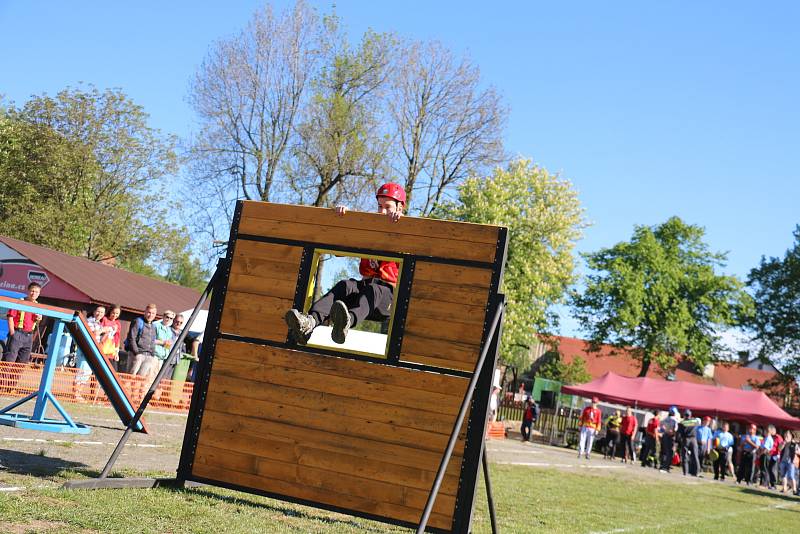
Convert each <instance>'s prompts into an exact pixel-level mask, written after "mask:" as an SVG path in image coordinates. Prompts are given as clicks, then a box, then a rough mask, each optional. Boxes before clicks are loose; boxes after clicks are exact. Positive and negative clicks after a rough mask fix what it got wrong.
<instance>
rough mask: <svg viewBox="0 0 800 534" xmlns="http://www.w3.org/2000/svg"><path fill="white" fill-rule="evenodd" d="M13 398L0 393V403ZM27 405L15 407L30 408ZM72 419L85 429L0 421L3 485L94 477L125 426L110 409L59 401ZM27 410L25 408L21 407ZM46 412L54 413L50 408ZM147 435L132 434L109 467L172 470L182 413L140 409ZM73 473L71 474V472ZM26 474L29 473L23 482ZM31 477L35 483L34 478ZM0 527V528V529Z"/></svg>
mask: <svg viewBox="0 0 800 534" xmlns="http://www.w3.org/2000/svg"><path fill="white" fill-rule="evenodd" d="M13 400H14V399H11V398H6V397H0V406H6V405H8V404H10V403H11V402H13ZM28 404H29V405H30V406H24V407H22V408H21V409H19V410H18V411H19V412H21V413H30V411H31V410H32V408H33V407H32V403H28ZM63 405H64V407H65V409H66V410H67V412H68V413H69V414H70V417H72V418H73V419H74V420H75V421H76V422H79V423H83V424H86V425H89V426H90V427H91V429H92V430H91V432H90V433H89V434H83V435H81V434H68V433H57V432H43V431H37V430H27V429H20V428H12V427H8V426H0V462H2V464H3V465H5V466H6V467H7V468H8V469H7V470H6V471H2V472H0V482H2V483H3V484H5V485H17V486H19V485H20V484H21V483H22V484H23V485H24V486H26V487H30V485H31V484H38V485H48V481H51V482H52V483H53V484H56V483H58V482H60V481H63V479H64V478H75V477H80V476H96V474H97V473H98V472H99V471H100V470H102V468H103V466H105V464H106V462H107V461H108V458H109V456H111V453H112V452H113V450H114V447H115V446H116V445H117V443H118V442H119V439H120V438H121V437H122V433H123V432H124V430H125V427H124V425H123V424H122V423H121V422H120V420H119V418H118V417H117V414H116V413H115V412H114V410H113V409H112V408H109V407H104V406H89V405H84V404H71V403H63ZM26 409H27V411H26ZM50 411H52V412H53V413H48V414H47V415H48V417H52V418H57V417H58V415H57V414H56V413H55V410H52V408H51V409H50ZM145 421H146V423H147V426H148V429H149V430H150V433H149V434H139V433H133V434H132V435H131V438H130V439H129V440H128V444H127V445H126V447H125V448H124V449H123V451H122V454H120V456H119V458H118V460H117V462H116V464H115V466H114V470H115V471H121V472H125V471H135V472H137V473H149V472H153V473H173V472H175V470H176V469H177V467H178V459H179V456H180V449H181V445H182V443H183V432H184V429H185V427H186V415H184V414H171V413H158V412H152V413H151V412H145ZM72 472H74V474H73V473H72ZM26 477H34V478H30V479H29V480H28V481H27V484H25V480H23V479H24V478H26ZM34 480H35V482H34ZM0 532H5V530H4V529H0Z"/></svg>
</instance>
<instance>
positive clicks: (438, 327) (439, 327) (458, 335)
mask: <svg viewBox="0 0 800 534" xmlns="http://www.w3.org/2000/svg"><path fill="white" fill-rule="evenodd" d="M405 333H406V334H410V335H415V336H423V337H434V338H439V339H443V340H447V341H455V342H458V343H464V344H467V345H480V343H481V338H482V337H483V328H482V327H481V326H477V325H471V324H464V323H457V322H452V321H444V320H437V319H429V318H428V317H418V316H415V317H412V316H411V315H410V314H409V316H408V317H407V318H406V327H405Z"/></svg>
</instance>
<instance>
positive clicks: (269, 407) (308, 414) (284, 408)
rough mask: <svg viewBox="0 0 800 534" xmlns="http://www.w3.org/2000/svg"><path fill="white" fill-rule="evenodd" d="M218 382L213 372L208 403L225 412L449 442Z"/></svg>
mask: <svg viewBox="0 0 800 534" xmlns="http://www.w3.org/2000/svg"><path fill="white" fill-rule="evenodd" d="M215 383H216V382H215V377H214V376H213V375H212V377H211V381H210V384H209V388H208V394H207V399H206V406H207V407H208V408H209V409H213V410H216V411H221V412H223V413H231V414H237V415H244V416H247V417H254V418H259V419H266V420H268V421H276V422H282V423H287V424H295V425H298V424H299V425H304V426H307V427H308V428H309V430H313V429H317V430H321V431H325V432H337V433H340V434H351V435H354V436H357V437H361V438H365V439H371V440H375V441H383V442H386V443H396V444H399V445H414V446H416V447H417V448H420V449H424V450H429V451H443V450H444V447H445V446H446V444H447V439H448V436H446V435H444V434H438V433H435V432H426V431H423V430H417V429H413V428H404V427H400V426H397V425H393V424H389V423H381V422H378V421H369V420H363V419H351V418H343V417H341V416H337V415H335V414H325V413H323V412H322V411H321V410H309V409H306V408H298V407H296V406H288V405H281V404H275V403H271V402H266V401H259V400H253V399H247V398H245V397H236V396H233V395H228V394H226V393H224V392H223V391H220V389H219V388H217V387H216V386H215ZM463 448H464V440H463V436H462V437H461V438H460V439H459V440H458V441H457V443H456V450H458V452H459V454H462V452H463Z"/></svg>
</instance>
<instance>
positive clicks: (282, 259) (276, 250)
mask: <svg viewBox="0 0 800 534" xmlns="http://www.w3.org/2000/svg"><path fill="white" fill-rule="evenodd" d="M302 255H303V247H295V246H291V245H281V244H278V243H263V242H261V241H251V240H249V239H237V240H236V247H235V248H234V250H233V257H234V258H240V257H245V258H261V259H265V260H269V261H272V262H277V263H291V264H294V265H300V257H301V256H302Z"/></svg>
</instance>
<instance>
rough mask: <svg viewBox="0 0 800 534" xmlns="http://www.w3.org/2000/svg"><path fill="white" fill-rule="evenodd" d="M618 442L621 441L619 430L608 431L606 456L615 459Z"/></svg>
mask: <svg viewBox="0 0 800 534" xmlns="http://www.w3.org/2000/svg"><path fill="white" fill-rule="evenodd" d="M617 443H619V430H607V431H606V456H608V457H609V458H611V459H612V460H613V459H614V456H615V455H616V454H617Z"/></svg>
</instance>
